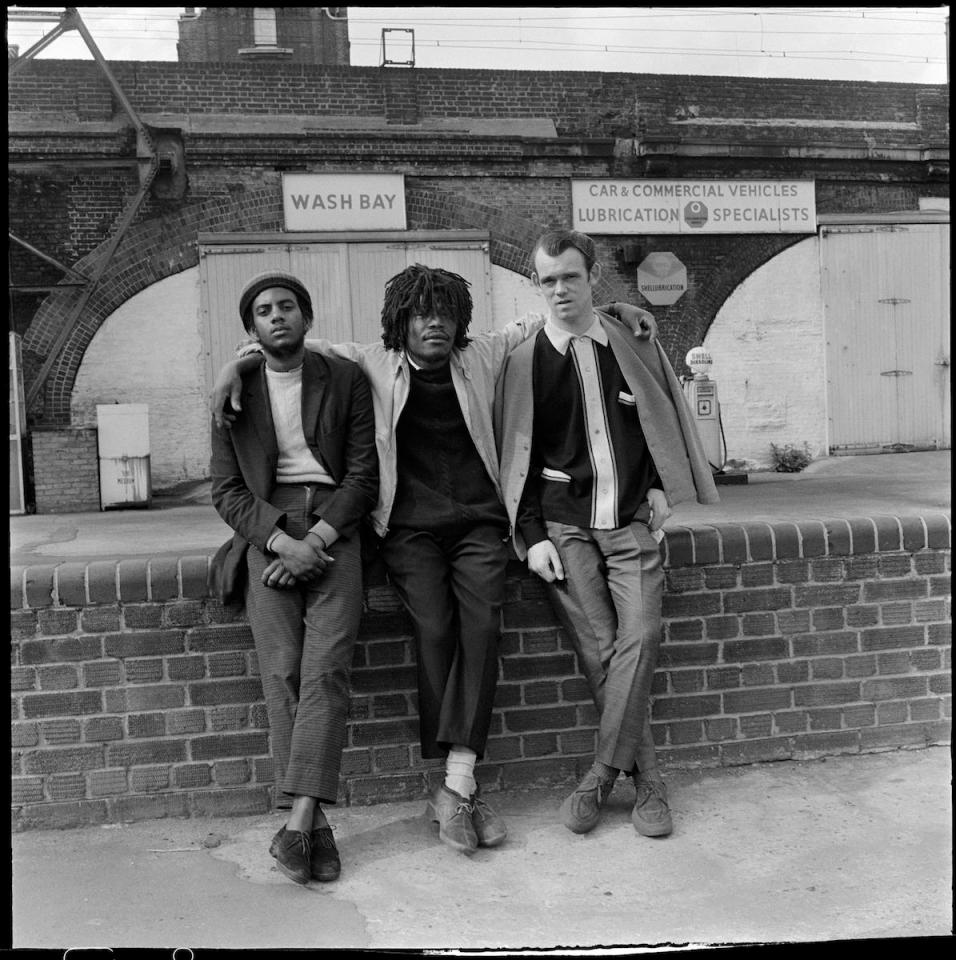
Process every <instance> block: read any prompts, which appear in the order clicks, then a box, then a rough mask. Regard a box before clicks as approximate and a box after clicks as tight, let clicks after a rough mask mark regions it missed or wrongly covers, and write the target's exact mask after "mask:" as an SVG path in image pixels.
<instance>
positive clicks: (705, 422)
mask: <svg viewBox="0 0 956 960" xmlns="http://www.w3.org/2000/svg"><path fill="white" fill-rule="evenodd" d="M684 362H685V363H686V364H687V366H688V367H690V369H691V372H692V373H693V377H681V384H682V386H683V388H684V397H685V398H686V400H687V404H688V406H689V407H690V412H691V415H692V416H693V417H694V420H695V422H696V424H697V432H698V434H699V435H700V440H701V443H702V444H703V447H704V453H705V454H706V456H707V460H708V462H709V463H710V465H711V467H713V469H714V472H715V473H723V469H724V462H725V461H726V459H727V447H726V443H725V441H724V428H723V424H722V423H721V420H720V403H719V402H718V400H717V381H716V380H711V379H710V377H709V376H708V373H709V372H710V369H711V367H713V365H714V361H713V358H712V357H711V355H710V353H708V352H707V351H706V350H705V349H704V348H703V347H694V349H693V350H691V351H690V352H689V353H688V354H687V356H686V357H685V359H684Z"/></svg>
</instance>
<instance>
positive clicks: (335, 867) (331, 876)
mask: <svg viewBox="0 0 956 960" xmlns="http://www.w3.org/2000/svg"><path fill="white" fill-rule="evenodd" d="M311 839H312V856H311V857H310V859H309V862H310V863H311V865H312V879H313V880H319V881H320V882H322V883H329V882H331V881H332V880H338V878H339V874H340V873H341V872H342V861H341V860H340V859H339V851H338V848H337V847H336V846H335V840H334V839H333V838H332V828H331V827H316V828H315V829H314V830H313V831H312V835H311Z"/></svg>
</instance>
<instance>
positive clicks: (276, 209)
mask: <svg viewBox="0 0 956 960" xmlns="http://www.w3.org/2000/svg"><path fill="white" fill-rule="evenodd" d="M406 209H407V211H408V226H409V229H411V230H455V229H457V230H460V229H463V228H473V229H483V230H487V231H488V233H489V235H490V238H491V241H490V250H489V254H490V259H491V262H492V263H493V264H495V265H496V266H500V267H502V268H504V269H506V270H511V271H512V272H514V273H518V274H521V275H522V276H525V277H527V276H529V275H530V263H529V258H528V255H529V253H530V251H531V247H532V245H533V244H534V242H535V240H536V239H537V238H538V236H539V235H540V234H541V233H542V232H543V231H544V230H547V229H550V228H552V227H554V226H556V224H552V223H544V222H540V221H536V220H533V219H531V218H529V217H523V216H520V215H517V214H514V213H512V212H509V211H508V210H503V209H502V208H500V207H498V206H492V205H491V204H487V203H481V202H479V201H476V200H473V199H469V198H467V197H463V196H460V195H457V194H454V193H451V192H449V191H446V190H443V189H440V188H438V187H435V186H430V185H416V184H414V183H412V182H409V183H408V184H407V188H406ZM282 228H283V210H282V198H281V195H280V192H279V191H278V190H277V189H276V184H274V183H265V184H263V185H262V186H260V187H257V188H254V189H251V190H245V191H242V192H241V193H239V192H236V193H230V194H229V195H228V196H218V197H213V198H209V199H207V200H204V201H202V202H201V203H196V204H193V205H191V206H189V207H186V208H184V209H182V210H179V211H177V212H175V213H172V214H166V215H164V216H162V217H155V218H152V219H150V220H148V221H145V222H143V223H140V224H137V225H135V226H134V227H131V228H130V230H129V231H128V233H127V235H126V237H125V238H124V240H123V242H122V243H121V244H120V247H119V249H118V250H117V251H116V253H115V255H114V257H113V261H112V262H111V264H110V266H109V269H108V270H107V272H106V273H105V274H104V276H103V278H102V279H101V281H100V284H99V285H98V287H97V289H96V291H94V294H93V296H92V297H91V298H90V301H89V303H88V304H87V306H86V310H85V311H84V313H83V316H81V317H80V319H79V320H78V321H77V323H76V324H75V326H74V328H73V331H72V333H71V335H70V337H69V339H68V340H67V342H66V343H65V344H64V346H63V348H62V349H61V351H60V353H59V356H58V358H57V362H56V363H55V364H54V366H53V367H52V369H51V371H50V375H49V377H48V378H47V384H46V389H45V392H44V395H43V397H42V399H41V400H40V401H38V403H37V405H36V406H35V407H34V408H33V409H31V411H30V415H31V421H32V422H33V423H34V424H36V423H37V422H38V421H39V422H42V423H43V424H46V425H51V426H69V424H70V398H71V394H72V391H73V385H74V383H75V380H76V375H77V373H78V371H79V368H80V364H81V363H82V360H83V356H84V354H85V353H86V350H87V348H88V347H89V345H90V343H91V342H92V340H93V337H94V336H95V335H96V332H97V331H98V330H99V328H100V326H101V325H102V324H103V323H104V321H105V320H106V318H107V317H109V316H110V315H111V314H112V313H113V312H114V311H115V310H116V309H117V308H118V307H120V306H121V305H122V304H123V303H124V302H126V301H127V300H129V299H130V298H131V297H132V296H134V295H135V294H137V293H139V292H140V291H141V290H144V289H146V288H147V287H149V286H150V285H152V284H154V283H156V282H158V281H159V280H163V279H165V278H166V277H170V276H172V275H174V274H176V273H179V272H181V271H182V270H187V269H189V268H191V267H195V266H196V265H197V263H198V262H199V251H198V242H197V237H198V234H199V231H200V230H202V231H206V232H209V231H221V232H223V233H238V232H243V231H248V232H270V231H275V232H279V231H281V230H282ZM708 239H709V240H710V242H711V244H713V243H714V242H715V238H708ZM803 239H805V237H804V236H803V235H800V236H797V237H793V236H783V237H781V236H766V235H755V236H754V237H743V238H736V240H737V241H738V242H736V243H735V245H734V251H733V256H732V257H731V256H728V255H725V256H722V257H718V258H716V259H715V260H714V262H713V263H712V264H710V266H709V267H708V268H707V269H705V270H702V271H698V276H697V277H696V278H695V285H694V289H692V290H689V291H688V293H687V294H685V296H684V297H683V298H682V299H681V300H680V301H678V303H677V304H675V305H674V306H672V307H657V308H654V309H653V311H652V312H653V313H654V314H655V316H656V317H657V320H658V323H659V325H660V329H661V341H662V344H663V346H664V348H665V350H666V351H667V352H668V354H669V355H670V356H671V357H674V358H679V357H683V356H684V355H685V354H686V352H687V351H688V350H689V349H690V348H691V347H693V346H696V345H697V344H698V343H701V342H703V338H704V335H705V334H706V332H707V329H708V328H709V326H710V323H711V322H712V321H713V318H714V317H715V316H716V315H717V312H718V310H719V309H720V306H721V305H722V304H723V302H724V301H725V300H726V299H727V297H728V296H729V295H730V294H731V293H732V292H733V290H734V289H735V288H736V287H737V285H738V284H739V283H740V282H742V281H743V280H744V279H745V278H746V277H747V276H749V275H750V274H751V273H752V272H753V271H754V270H755V269H757V267H759V266H761V265H762V264H763V263H765V262H767V261H768V260H770V259H772V257H774V256H776V255H777V254H778V253H780V252H781V251H782V250H783V249H786V247H788V246H790V245H791V244H793V243H796V242H799V241H800V240H803ZM596 241H597V243H598V247H599V250H600V253H601V259H602V261H603V262H604V263H605V267H606V269H605V271H604V273H603V274H602V277H601V280H600V281H599V282H598V285H597V287H596V290H595V295H596V299H597V300H598V301H599V302H606V301H609V300H627V301H629V302H631V303H636V304H641V303H643V302H644V301H643V298H642V297H641V296H640V294H639V293H638V291H637V288H636V277H635V276H634V272H635V271H634V269H633V267H629V266H628V265H626V264H624V262H623V258H622V257H621V256H620V254H619V253H618V250H617V247H616V246H615V244H617V243H618V241H617V240H616V239H614V238H610V239H608V240H607V241H606V240H605V238H603V237H597V238H596ZM643 242H644V245H645V246H646V247H648V248H649V246H648V245H653V244H655V243H656V244H657V245H658V246H660V245H661V244H665V245H666V247H667V248H668V249H673V251H674V252H675V253H676V255H677V256H678V257H681V259H684V258H685V257H688V258H689V257H692V256H693V255H694V254H693V248H690V247H688V249H687V250H685V251H684V253H683V256H682V248H683V247H684V246H685V245H686V241H683V239H682V238H675V237H668V238H660V239H658V238H646V239H644V241H643ZM105 245H106V244H105V243H104V244H102V245H101V246H100V247H98V248H97V250H95V251H93V253H91V254H89V255H88V256H87V257H84V258H83V260H81V261H80V262H79V264H77V267H78V268H79V269H80V270H81V271H82V270H84V268H85V270H86V271H87V272H89V271H91V270H92V269H93V267H94V266H95V263H96V260H97V257H98V256H100V255H101V254H102V250H103V249H104V248H105ZM721 249H723V250H724V251H726V250H727V248H726V246H725V247H722V248H721ZM685 262H687V261H686V260H685ZM78 295H79V294H78V292H77V291H76V289H75V288H67V289H64V290H63V291H54V292H53V293H52V294H51V295H50V296H49V297H47V299H46V300H44V302H43V304H42V305H41V307H40V309H39V310H38V311H37V314H36V316H35V317H34V319H33V322H32V323H31V325H30V328H29V330H28V331H27V333H26V335H25V337H24V340H23V351H24V358H25V362H26V365H27V368H28V369H30V368H33V369H36V367H37V366H38V365H39V363H41V362H42V360H43V358H44V357H45V356H46V354H47V352H48V351H49V349H50V347H51V345H52V343H53V341H54V338H55V335H56V332H57V331H58V330H59V329H61V327H62V325H63V324H64V323H65V322H66V321H67V320H68V318H69V314H70V309H71V307H72V305H73V304H74V303H75V302H76V299H75V298H76V297H77V296H78Z"/></svg>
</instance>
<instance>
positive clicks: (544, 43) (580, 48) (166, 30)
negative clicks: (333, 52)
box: [8, 7, 946, 65]
mask: <svg viewBox="0 0 956 960" xmlns="http://www.w3.org/2000/svg"><path fill="white" fill-rule="evenodd" d="M11 9H12V10H14V11H15V10H16V9H17V8H11ZM23 9H37V8H23ZM51 9H52V8H51ZM138 9H139V10H147V9H148V11H149V12H148V13H139V12H137V13H131V12H128V11H125V10H123V9H122V8H115V7H114V8H110V7H104V8H96V7H89V8H82V10H81V13H82V14H85V15H86V16H87V17H92V16H94V15H95V16H96V17H97V18H98V21H99V22H98V23H97V27H96V29H97V35H98V36H100V37H102V38H103V39H112V40H129V41H134V40H142V41H143V42H148V41H150V40H152V41H163V40H170V41H171V40H176V39H178V37H179V32H178V29H176V30H174V29H172V28H173V26H174V23H178V21H179V18H180V16H181V8H169V10H170V12H169V13H168V14H166V13H165V12H162V8H138ZM352 9H353V10H355V11H357V10H361V9H362V8H352ZM415 9H416V8H404V9H400V10H399V9H397V16H398V17H399V18H400V19H401V22H402V23H403V24H406V23H408V24H412V25H413V26H414V27H425V26H450V25H455V26H456V27H459V28H467V27H468V26H469V25H471V26H478V25H480V26H482V27H484V28H486V29H489V30H493V29H512V30H513V29H514V27H515V26H517V25H521V26H525V25H527V26H528V27H529V28H530V27H532V23H534V24H536V25H535V26H534V27H533V28H534V29H535V30H548V31H553V30H557V29H562V28H564V29H566V28H568V23H569V21H573V20H575V19H578V18H576V17H574V16H571V17H569V16H566V15H558V16H548V17H530V18H529V17H515V18H509V17H502V16H499V15H498V12H499V11H503V10H507V9H509V8H494V9H495V11H496V13H495V16H494V18H493V21H492V22H489V20H488V19H482V20H476V21H475V22H474V23H470V20H471V18H463V19H462V18H455V19H445V18H432V17H426V18H420V19H419V18H416V17H415V16H414V10H415ZM558 9H564V8H558ZM568 9H576V8H568ZM881 9H885V8H876V9H875V10H874V12H873V15H872V16H868V17H867V18H866V19H868V20H870V21H871V22H878V21H884V20H885V21H887V22H889V21H891V20H893V21H896V20H900V19H904V20H905V22H911V23H924V24H925V23H928V22H932V21H928V20H927V19H926V18H917V19H912V18H893V17H886V16H879V15H878V13H879V11H880V10H881ZM866 12H867V11H866V10H859V9H858V10H856V11H849V12H847V11H846V10H845V8H844V9H841V8H813V9H812V10H810V11H807V10H801V9H800V8H786V9H783V10H774V9H772V8H758V9H756V10H755V9H745V8H733V9H726V8H723V9H721V8H711V7H706V8H667V10H666V13H654V12H652V11H650V10H634V9H633V8H629V9H628V11H627V12H626V13H624V14H620V15H613V16H610V15H591V14H588V15H587V20H588V21H594V20H612V19H613V20H632V21H633V20H641V19H647V18H654V19H661V18H662V17H667V18H668V19H671V18H673V17H675V16H677V17H690V16H694V17H700V16H702V15H705V14H706V15H707V16H745V15H754V16H758V15H759V16H760V17H761V18H763V17H764V16H767V17H775V16H786V17H788V18H797V17H801V16H802V17H806V16H814V17H817V16H830V17H832V18H834V19H859V15H860V14H863V13H866ZM130 21H142V22H143V23H144V27H145V33H144V32H143V31H141V30H137V29H135V28H132V27H130V26H126V25H125V24H128V23H129V22H130ZM11 22H12V21H11ZM394 22H396V18H394V17H393V18H390V19H383V18H362V17H360V16H356V15H355V14H352V16H350V24H351V25H352V26H354V27H358V26H361V25H364V26H370V25H376V24H383V23H394ZM120 23H123V24H124V26H123V27H120V26H119V24H120ZM548 23H555V24H556V25H555V26H547V25H546V24H548ZM936 23H937V25H938V24H940V23H941V21H938V20H937V21H936ZM21 26H22V24H21ZM9 28H10V22H8V32H9ZM573 29H574V31H575V33H577V34H580V33H582V32H594V31H599V30H607V29H608V27H598V26H585V25H574V26H573ZM613 29H614V31H615V33H616V34H621V33H631V32H641V33H642V34H648V33H655V34H666V33H686V32H691V31H692V32H695V33H699V32H700V31H699V29H695V28H687V27H668V26H660V27H650V26H647V25H641V26H634V27H627V26H621V25H619V26H616V27H614V28H613ZM37 32H38V34H41V35H42V32H43V31H37ZM712 33H719V34H725V33H727V34H734V35H748V34H757V33H760V34H761V36H762V37H766V36H767V35H769V36H772V37H774V38H775V43H774V47H772V48H770V49H767V48H766V47H764V44H763V43H761V47H762V49H760V50H746V49H740V48H739V47H735V48H734V49H729V48H727V47H722V46H714V47H696V46H694V47H681V46H671V47H661V46H648V45H639V46H638V45H630V44H621V43H611V44H606V43H600V42H598V43H588V42H582V41H573V40H547V39H543V38H538V37H535V38H519V39H518V40H515V41H510V42H508V41H496V40H482V41H473V42H472V41H463V40H443V39H430V38H427V37H420V38H416V46H417V47H418V48H420V49H424V48H429V47H433V48H436V49H438V48H441V49H453V50H455V49H457V50H470V51H475V52H478V51H484V52H494V51H496V50H498V51H501V50H514V51H538V52H548V51H553V52H562V53H572V54H573V53H581V54H584V55H587V54H595V53H602V52H604V53H614V54H625V55H626V54H655V53H656V54H663V55H679V56H682V57H688V56H700V57H748V58H752V57H766V58H770V59H786V60H817V61H820V60H824V61H846V60H851V61H855V62H867V63H880V62H882V63H887V64H899V65H903V64H907V63H921V64H942V63H945V62H946V59H945V57H933V56H927V55H919V54H913V53H896V52H893V51H888V50H872V49H871V50H861V49H854V50H823V49H813V48H804V49H799V50H791V49H779V46H781V44H780V38H785V37H796V36H801V37H806V36H813V35H820V36H840V35H845V34H849V35H855V36H858V37H859V39H860V40H861V41H862V40H867V41H869V40H874V41H876V39H877V38H878V37H880V36H883V37H886V36H892V37H894V38H899V37H903V36H906V37H913V38H927V39H936V40H940V41H941V40H943V39H944V38H943V37H942V36H940V35H939V34H933V33H926V32H907V31H894V32H893V33H891V34H887V33H878V34H869V33H868V34H867V35H866V36H865V37H864V36H861V35H860V34H859V32H858V31H817V30H793V29H775V28H772V27H770V28H763V27H762V28H761V29H759V30H758V29H754V30H749V29H737V30H734V29H726V30H724V29H719V28H718V29H712V30H708V31H707V34H708V35H709V34H712ZM350 42H351V44H352V45H353V46H359V47H371V46H376V47H377V46H378V45H379V43H380V40H379V38H378V37H376V38H374V39H372V38H369V39H365V38H362V37H359V36H355V37H352V38H350Z"/></svg>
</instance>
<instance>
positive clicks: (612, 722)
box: [547, 520, 664, 775]
mask: <svg viewBox="0 0 956 960" xmlns="http://www.w3.org/2000/svg"><path fill="white" fill-rule="evenodd" d="M547 530H548V536H549V537H550V539H551V540H552V542H553V543H554V545H555V547H556V548H557V550H558V554H559V556H560V557H561V563H562V564H563V565H564V573H565V578H566V579H565V580H564V581H555V582H554V583H552V584H549V585H548V586H549V596H550V598H551V602H552V605H553V607H554V609H555V613H556V614H557V616H558V618H559V620H560V621H561V623H562V625H563V626H564V628H565V630H566V631H567V632H568V634H569V636H570V639H571V641H572V643H573V644H574V647H575V650H576V652H577V654H578V659H579V661H580V663H581V668H582V669H583V671H584V674H585V676H586V678H587V681H588V686H589V687H590V690H591V696H592V697H593V699H594V704H595V706H596V707H597V710H598V713H599V714H600V717H601V722H600V727H599V731H598V747H597V755H596V759H597V760H599V761H600V762H601V763H605V764H607V765H608V766H609V767H615V768H617V769H618V770H624V771H626V772H628V773H635V772H640V773H643V774H645V775H650V774H653V775H656V772H657V755H656V751H655V748H654V738H653V736H652V734H651V725H650V693H651V683H652V682H653V679H654V669H655V667H656V666H657V656H658V650H659V648H660V642H661V602H662V600H663V596H664V568H663V563H662V561H661V555H660V549H659V547H658V545H657V542H656V541H655V540H654V538H653V537H652V536H651V533H650V530H649V528H648V527H647V525H646V524H644V523H641V522H640V521H637V520H635V521H634V522H633V523H631V524H629V525H628V526H626V527H620V528H618V529H617V530H595V529H591V528H587V527H575V526H570V525H568V524H564V523H557V522H555V521H551V520H549V521H548V522H547Z"/></svg>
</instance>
